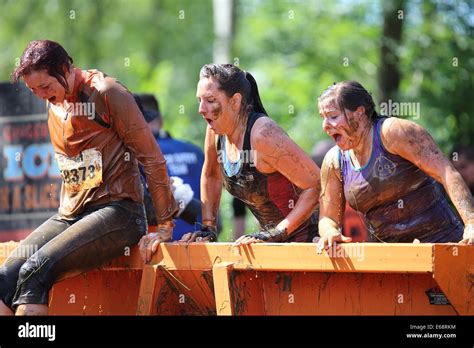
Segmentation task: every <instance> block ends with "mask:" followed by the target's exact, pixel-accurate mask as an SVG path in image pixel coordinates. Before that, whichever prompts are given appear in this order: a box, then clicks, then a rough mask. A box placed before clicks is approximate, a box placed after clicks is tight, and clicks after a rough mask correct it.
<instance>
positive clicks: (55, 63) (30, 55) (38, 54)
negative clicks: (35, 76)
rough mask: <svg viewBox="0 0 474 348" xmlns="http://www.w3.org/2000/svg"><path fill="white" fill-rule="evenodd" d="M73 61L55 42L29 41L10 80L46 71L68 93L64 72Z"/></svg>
mask: <svg viewBox="0 0 474 348" xmlns="http://www.w3.org/2000/svg"><path fill="white" fill-rule="evenodd" d="M72 63H73V60H72V58H71V57H70V56H69V54H68V53H67V52H66V50H65V49H64V48H63V47H62V46H61V45H60V44H58V43H57V42H54V41H50V40H37V41H31V42H30V43H29V44H28V46H26V48H25V51H24V52H23V54H22V56H21V58H20V65H19V66H18V67H17V68H16V69H15V70H14V71H13V73H12V80H13V81H14V82H18V80H19V79H20V78H21V77H23V76H25V75H28V74H30V73H32V72H33V71H39V70H46V71H47V72H48V74H49V75H50V76H53V77H54V78H56V80H58V82H59V83H60V84H61V85H62V86H63V87H64V89H65V90H66V91H69V86H68V83H67V80H66V74H65V72H64V70H65V69H66V71H67V70H69V69H70V68H71V66H72Z"/></svg>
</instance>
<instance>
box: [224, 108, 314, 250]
mask: <svg viewBox="0 0 474 348" xmlns="http://www.w3.org/2000/svg"><path fill="white" fill-rule="evenodd" d="M260 117H268V116H266V115H264V114H257V113H251V114H250V115H249V118H248V120H247V127H246V130H245V136H244V144H243V149H242V151H241V152H240V159H239V160H238V161H237V162H231V161H230V160H229V158H228V156H227V153H226V149H225V148H226V146H225V145H226V137H225V136H222V135H220V136H219V138H218V140H217V154H218V158H219V159H220V160H219V164H220V167H221V170H222V175H223V178H224V187H225V189H226V190H227V191H228V192H229V193H230V194H231V195H233V196H234V197H237V198H238V199H240V200H241V201H242V202H244V203H245V205H246V206H247V207H248V208H249V209H250V211H251V212H252V213H253V215H254V216H255V217H256V218H257V220H258V222H259V224H260V227H261V228H262V229H268V228H272V227H275V226H276V225H278V223H280V221H282V220H283V219H285V218H286V216H287V215H288V214H289V213H290V212H291V210H292V209H293V207H294V206H295V205H296V202H297V201H298V197H299V194H300V193H301V189H299V188H298V187H297V186H295V185H293V184H292V183H291V182H290V181H289V180H288V179H287V178H286V177H285V176H283V175H282V174H280V173H279V172H275V173H272V174H262V173H260V172H259V171H258V170H257V168H256V165H255V163H256V162H258V156H257V155H255V156H254V152H253V151H252V148H251V144H250V134H251V131H252V127H253V125H254V124H255V121H256V120H257V119H259V118H260ZM317 234H318V225H317V216H316V213H313V214H312V215H311V217H310V218H309V219H307V220H306V221H304V222H303V223H302V224H301V225H300V226H299V227H298V228H297V229H296V231H294V232H293V233H291V234H290V235H289V237H288V238H287V239H286V240H285V242H311V241H312V239H313V237H315V236H316V235H317Z"/></svg>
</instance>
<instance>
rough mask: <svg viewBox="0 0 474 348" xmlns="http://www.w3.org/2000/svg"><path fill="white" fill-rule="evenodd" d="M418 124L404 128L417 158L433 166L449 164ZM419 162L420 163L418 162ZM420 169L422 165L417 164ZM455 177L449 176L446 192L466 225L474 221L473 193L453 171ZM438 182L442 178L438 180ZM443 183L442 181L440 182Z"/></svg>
mask: <svg viewBox="0 0 474 348" xmlns="http://www.w3.org/2000/svg"><path fill="white" fill-rule="evenodd" d="M418 127H419V126H417V125H416V124H408V125H406V126H404V127H403V130H404V132H406V134H407V141H408V144H410V146H411V147H412V148H413V151H414V154H415V156H416V158H420V159H421V158H423V159H425V160H426V161H427V162H428V163H431V164H434V165H435V164H441V163H442V162H445V161H446V162H449V161H448V160H447V159H446V158H445V157H444V155H443V154H442V153H441V152H440V150H439V149H438V147H437V146H436V144H435V142H434V140H433V138H432V137H431V136H430V135H429V134H428V133H427V132H420V131H419V129H418ZM417 162H418V161H417ZM415 164H416V165H417V166H418V167H420V163H419V162H418V163H415ZM452 173H453V175H448V177H447V179H446V181H447V182H446V186H447V188H446V191H447V193H448V195H449V197H450V198H451V200H452V201H453V204H454V205H455V206H456V209H457V211H458V212H459V214H460V215H461V218H462V220H463V221H464V223H465V224H466V223H469V222H472V221H473V220H474V202H473V197H472V194H471V192H470V191H469V189H468V187H467V185H466V183H465V182H464V180H463V179H462V177H461V175H460V174H459V173H458V172H457V171H455V170H453V171H452ZM436 179H437V180H438V181H440V180H441V178H436ZM440 182H441V181H440Z"/></svg>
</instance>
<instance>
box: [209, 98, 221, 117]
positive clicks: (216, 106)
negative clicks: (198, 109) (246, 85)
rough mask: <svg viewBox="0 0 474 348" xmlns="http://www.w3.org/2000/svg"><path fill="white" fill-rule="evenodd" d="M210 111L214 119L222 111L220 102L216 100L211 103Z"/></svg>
mask: <svg viewBox="0 0 474 348" xmlns="http://www.w3.org/2000/svg"><path fill="white" fill-rule="evenodd" d="M211 113H212V116H214V119H215V120H217V119H218V118H219V116H220V115H221V113H222V105H221V103H219V102H218V101H216V102H214V103H212V110H211Z"/></svg>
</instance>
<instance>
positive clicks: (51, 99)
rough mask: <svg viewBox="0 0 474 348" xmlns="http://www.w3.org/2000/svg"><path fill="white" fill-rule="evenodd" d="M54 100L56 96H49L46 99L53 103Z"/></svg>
mask: <svg viewBox="0 0 474 348" xmlns="http://www.w3.org/2000/svg"><path fill="white" fill-rule="evenodd" d="M55 100H56V97H55V96H53V97H51V98H49V99H48V101H49V102H50V103H54V101H55Z"/></svg>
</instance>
